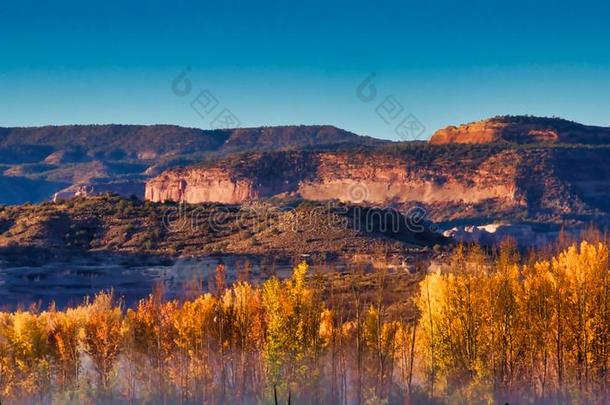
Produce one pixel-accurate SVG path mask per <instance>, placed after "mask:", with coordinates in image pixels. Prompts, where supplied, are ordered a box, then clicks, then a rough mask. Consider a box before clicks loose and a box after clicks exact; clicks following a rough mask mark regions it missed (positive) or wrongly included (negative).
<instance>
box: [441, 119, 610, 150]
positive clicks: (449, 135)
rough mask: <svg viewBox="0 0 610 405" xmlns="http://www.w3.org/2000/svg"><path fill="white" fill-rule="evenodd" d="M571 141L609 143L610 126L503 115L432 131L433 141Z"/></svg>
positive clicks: (446, 142)
mask: <svg viewBox="0 0 610 405" xmlns="http://www.w3.org/2000/svg"><path fill="white" fill-rule="evenodd" d="M491 142H510V143H572V144H578V143H582V144H608V143H610V128H606V127H596V126H589V125H582V124H578V123H576V122H571V121H567V120H563V119H559V118H540V117H529V116H514V117H513V116H504V117H496V118H491V119H488V120H483V121H477V122H473V123H470V124H463V125H460V126H459V127H456V126H448V127H446V128H443V129H440V130H438V131H436V132H435V133H434V135H432V138H431V139H430V143H431V144H435V145H441V144H449V143H463V144H480V143H491Z"/></svg>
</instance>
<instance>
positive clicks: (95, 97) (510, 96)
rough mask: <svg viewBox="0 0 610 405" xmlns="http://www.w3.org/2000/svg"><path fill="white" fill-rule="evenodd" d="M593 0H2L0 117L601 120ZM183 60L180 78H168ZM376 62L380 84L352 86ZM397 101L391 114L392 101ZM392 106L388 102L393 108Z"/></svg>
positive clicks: (375, 127) (603, 50) (605, 93)
mask: <svg viewBox="0 0 610 405" xmlns="http://www.w3.org/2000/svg"><path fill="white" fill-rule="evenodd" d="M609 15H610V5H608V4H607V2H602V1H596V2H593V1H587V0H584V1H579V2H566V1H562V2H559V1H549V0H541V1H536V2H533V1H528V2H525V1H519V0H518V1H511V2H494V1H490V0H487V1H479V0H475V1H461V2H460V1H445V0H439V1H427V0H426V1H424V0H421V1H401V2H398V1H397V2H394V1H385V2H371V1H368V2H365V1H358V0H352V1H335V2H331V1H317V0H312V1H308V2H293V1H288V0H284V1H257V2H254V1H234V0H224V1H220V0H218V1H198V2H194V1H191V2H187V1H179V0H178V1H172V2H169V1H167V2H162V1H155V0H151V1H139V0H134V1H113V0H109V1H104V2H101V1H90V0H79V1H72V0H62V1H60V2H48V1H44V2H43V1H30V0H20V1H16V0H14V1H8V2H3V3H2V5H0V50H1V52H2V55H1V57H0V126H29V125H45V124H68V123H143V124H152V123H169V124H178V125H185V126H192V127H201V128H209V127H210V122H211V120H212V119H213V117H212V116H211V115H210V116H203V117H202V116H200V115H199V114H197V112H195V110H194V109H193V108H192V107H191V103H192V101H193V100H194V99H195V98H197V97H198V95H200V94H201V92H202V91H204V90H208V91H209V93H207V94H211V95H213V97H214V98H215V100H216V101H217V104H218V107H217V109H216V110H215V111H213V112H212V113H214V114H215V112H216V111H220V110H223V109H225V108H227V109H229V110H230V111H231V112H232V113H233V114H234V115H235V117H237V119H239V122H240V124H241V126H259V125H281V124H332V125H336V126H338V127H342V128H345V129H348V130H351V131H354V132H357V133H361V134H367V135H371V136H377V137H382V138H389V139H396V138H397V135H396V134H395V133H394V123H391V125H390V124H387V123H386V122H385V121H384V120H383V119H382V118H380V116H379V115H377V113H376V108H377V106H378V105H379V104H380V103H381V102H383V101H384V100H385V99H386V97H388V96H393V97H394V100H396V101H397V102H399V103H400V105H401V106H402V110H401V114H402V115H405V116H406V115H408V114H413V115H414V116H415V117H417V118H418V119H419V121H420V122H421V123H422V124H423V125H424V126H425V128H426V131H425V132H424V133H423V134H422V135H421V136H422V137H427V136H429V135H430V134H431V133H432V132H433V131H434V130H436V129H438V128H439V127H443V126H446V125H450V124H459V123H462V122H468V121H473V120H477V119H481V118H485V117H488V116H493V115H498V114H533V115H546V116H551V115H557V116H561V117H564V118H568V119H573V120H576V121H580V122H584V123H588V124H597V125H610V24H608V23H607V19H608V16H609ZM187 68H189V69H190V70H189V71H188V74H187V76H186V77H187V79H188V80H189V81H190V83H191V91H190V92H189V93H188V94H187V95H185V96H178V95H176V94H175V93H174V92H173V91H172V83H173V81H174V79H175V78H176V77H177V76H178V75H179V74H180V73H181V72H183V71H184V70H185V69H187ZM371 73H374V74H375V76H374V78H373V82H372V83H373V85H374V86H375V88H376V89H377V97H376V98H375V99H374V100H372V101H370V102H363V101H361V100H360V99H359V98H358V97H357V95H356V89H357V88H358V86H359V85H360V83H361V82H362V81H363V80H364V79H365V78H367V77H368V76H369V75H370V74H371ZM402 115H401V116H402ZM399 119H400V117H399Z"/></svg>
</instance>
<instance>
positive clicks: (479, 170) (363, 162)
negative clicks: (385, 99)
mask: <svg viewBox="0 0 610 405" xmlns="http://www.w3.org/2000/svg"><path fill="white" fill-rule="evenodd" d="M574 167H579V168H582V170H578V171H576V170H574ZM609 179H610V149H609V148H607V147H601V146H600V147H596V148H591V147H527V148H521V147H514V146H509V145H505V146H496V147H492V148H489V147H487V146H477V145H475V146H465V145H447V146H443V147H440V146H426V145H420V146H418V147H409V148H407V149H406V150H402V151H400V150H399V151H387V150H386V151H383V150H378V151H372V152H367V153H356V152H290V153H281V152H277V153H269V154H251V155H246V156H242V157H240V158H235V159H232V160H231V159H229V160H223V161H220V162H217V163H208V164H205V165H196V166H188V167H185V168H181V169H173V170H167V171H165V172H163V173H162V174H161V175H159V176H157V177H155V178H153V179H151V180H150V181H148V182H147V184H146V199H148V200H151V201H157V202H163V201H183V202H187V203H202V202H220V203H231V204H237V203H243V202H245V201H248V200H253V199H259V198H269V197H300V198H304V199H308V200H314V201H325V200H339V201H342V202H349V203H357V204H369V205H377V206H403V205H405V204H407V203H413V202H417V203H419V204H424V205H426V206H428V207H429V208H430V210H429V212H430V213H432V214H434V220H440V221H445V220H456V219H460V218H466V217H470V218H471V219H476V218H477V217H485V218H488V219H489V218H490V217H494V216H498V217H500V214H502V213H504V214H505V217H504V218H506V217H507V218H509V219H513V218H515V217H518V218H520V219H521V220H522V219H525V218H542V219H543V220H544V221H554V220H557V219H561V218H563V219H566V218H572V219H574V218H580V219H583V218H585V217H586V216H588V218H593V217H594V216H596V215H601V216H604V215H607V214H608V213H610V204H609V203H608V201H610V180H609ZM504 214H502V215H504Z"/></svg>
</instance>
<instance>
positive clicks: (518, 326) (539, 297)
mask: <svg viewBox="0 0 610 405" xmlns="http://www.w3.org/2000/svg"><path fill="white" fill-rule="evenodd" d="M608 246H609V244H608V242H607V241H606V240H604V239H603V238H597V239H596V240H592V239H589V240H585V241H581V242H578V243H573V244H571V245H569V246H565V247H564V248H562V249H557V250H556V251H548V250H537V251H534V252H532V253H530V254H528V255H523V256H522V255H521V254H520V253H519V252H518V251H517V250H516V249H515V248H514V246H513V245H511V244H509V243H506V244H504V245H503V246H501V247H500V248H498V249H496V250H495V251H493V252H490V251H485V250H483V249H482V248H481V247H478V246H464V245H460V246H458V247H457V248H456V249H455V250H454V251H453V253H451V256H450V258H449V259H448V262H447V265H446V266H444V267H442V268H441V270H438V271H436V272H434V273H430V274H427V275H426V276H425V277H424V278H423V280H422V281H421V283H420V285H419V291H418V293H417V294H416V296H415V297H404V301H405V302H410V303H411V304H412V306H414V307H415V308H417V312H418V315H417V316H416V317H408V316H404V317H403V316H400V314H398V316H397V315H396V314H395V313H392V314H390V312H389V311H388V305H387V304H386V303H385V301H384V299H383V288H382V286H381V284H380V285H378V286H376V287H373V288H377V289H378V291H377V293H375V294H372V295H365V294H362V293H361V290H360V289H359V288H357V287H358V286H357V285H354V286H352V287H350V288H348V291H347V293H344V294H343V295H342V296H341V298H337V297H336V296H334V294H333V291H331V290H329V289H328V288H327V287H325V286H323V285H322V284H321V283H319V281H318V280H316V278H315V277H312V276H311V275H309V274H308V273H309V269H308V266H307V264H305V263H301V264H299V265H297V266H296V267H295V269H294V272H293V275H292V277H291V278H289V279H286V280H279V279H277V278H271V279H269V280H267V281H265V282H264V283H263V284H262V285H260V286H254V285H251V284H249V283H247V282H243V281H240V282H236V283H234V284H233V285H231V286H225V282H224V269H223V268H222V267H219V269H217V273H216V282H215V288H214V290H213V291H210V292H207V293H202V294H200V295H199V296H196V297H193V298H191V299H186V300H165V299H163V298H162V294H160V293H154V294H151V295H150V296H149V297H148V298H146V299H143V300H141V301H140V302H139V304H138V305H137V306H136V307H134V308H124V306H123V305H122V303H121V301H120V299H117V298H116V297H115V296H114V294H113V293H112V292H102V293H99V294H98V295H96V296H95V297H94V298H93V299H92V300H86V301H85V302H84V303H83V304H81V305H79V306H75V307H70V308H67V309H65V310H58V309H56V308H54V307H53V306H52V307H50V308H48V309H45V310H41V309H39V308H36V307H31V308H29V309H27V310H18V311H15V312H0V402H1V403H28V404H29V403H40V404H46V403H66V404H71V403H79V404H80V403H99V402H107V403H130V404H140V403H160V404H166V403H177V404H190V403H227V404H228V403H287V402H292V403H312V404H313V403H333V404H353V403H363V404H364V403H366V404H378V403H379V404H384V403H385V404H387V403H400V404H403V403H405V404H409V403H494V402H498V401H502V402H510V403H525V402H529V403H604V401H605V400H606V399H605V398H606V397H607V394H608V366H609V357H610V288H609V287H610V280H609V276H608V270H609V268H608ZM380 279H381V278H380Z"/></svg>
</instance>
